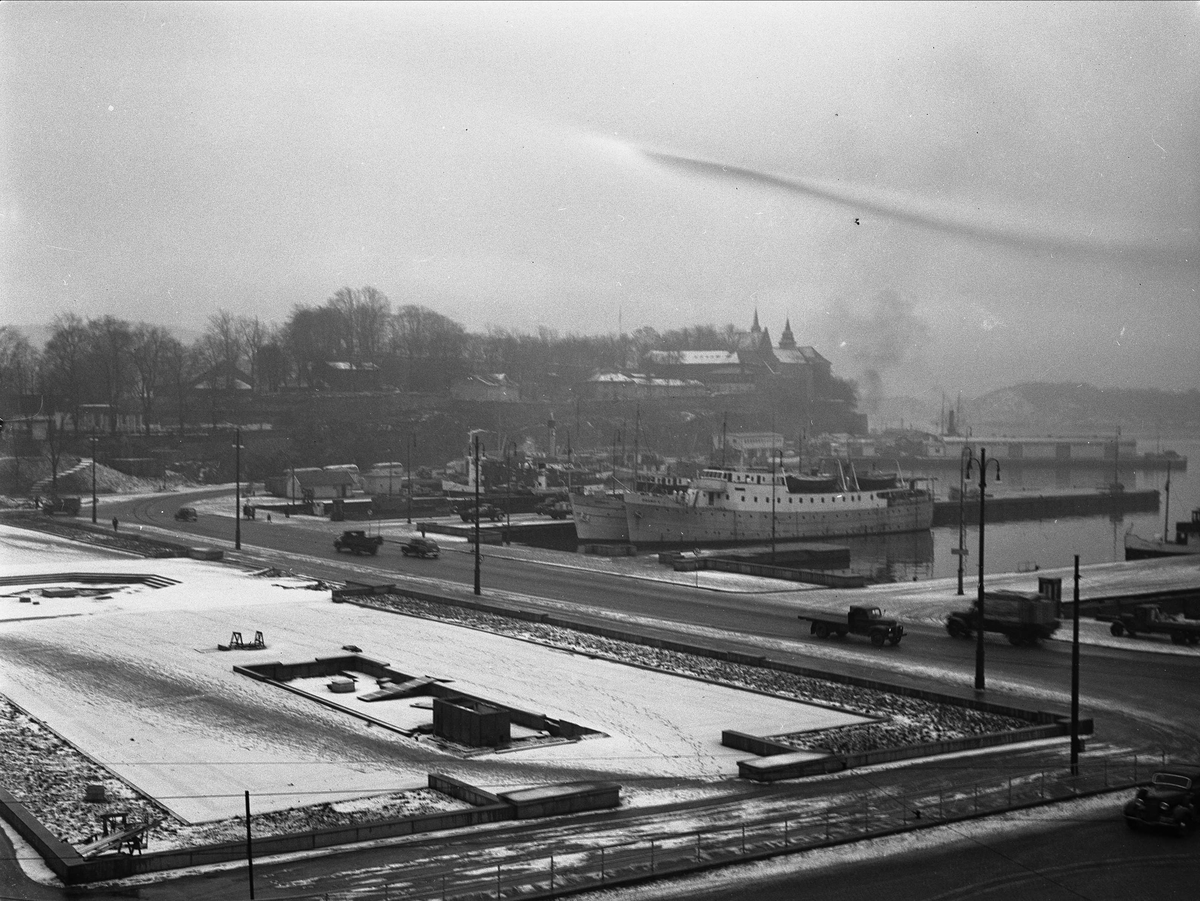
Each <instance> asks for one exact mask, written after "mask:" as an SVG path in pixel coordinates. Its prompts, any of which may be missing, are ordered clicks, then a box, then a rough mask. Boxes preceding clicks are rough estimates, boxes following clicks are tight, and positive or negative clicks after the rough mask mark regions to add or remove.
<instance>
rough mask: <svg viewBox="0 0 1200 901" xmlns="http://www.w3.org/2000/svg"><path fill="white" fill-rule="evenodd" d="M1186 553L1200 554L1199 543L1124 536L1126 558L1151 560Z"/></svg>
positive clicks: (1131, 535) (1180, 555)
mask: <svg viewBox="0 0 1200 901" xmlns="http://www.w3.org/2000/svg"><path fill="white" fill-rule="evenodd" d="M1187 554H1200V545H1190V544H1175V543H1172V542H1170V541H1155V540H1153V539H1148V538H1139V537H1138V536H1137V535H1133V534H1129V535H1126V536H1125V559H1126V560H1153V559H1155V558H1156V557H1182V556H1185V555H1187Z"/></svg>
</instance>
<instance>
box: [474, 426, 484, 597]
mask: <svg viewBox="0 0 1200 901" xmlns="http://www.w3.org/2000/svg"><path fill="white" fill-rule="evenodd" d="M481 481H482V480H481V479H480V477H479V436H478V435H476V436H475V593H476V594H479V568H480V554H479V483H480V482H481Z"/></svg>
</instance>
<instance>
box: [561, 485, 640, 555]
mask: <svg viewBox="0 0 1200 901" xmlns="http://www.w3.org/2000/svg"><path fill="white" fill-rule="evenodd" d="M571 514H572V515H573V516H574V518H575V537H576V538H577V539H578V540H579V541H580V542H581V543H583V544H589V543H593V542H613V543H628V542H629V526H628V521H627V518H626V515H625V499H624V498H623V497H621V496H620V495H611V494H572V495H571Z"/></svg>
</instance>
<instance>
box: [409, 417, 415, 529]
mask: <svg viewBox="0 0 1200 901" xmlns="http://www.w3.org/2000/svg"><path fill="white" fill-rule="evenodd" d="M416 443H417V436H416V435H409V436H408V521H409V522H412V452H413V445H414V444H416Z"/></svg>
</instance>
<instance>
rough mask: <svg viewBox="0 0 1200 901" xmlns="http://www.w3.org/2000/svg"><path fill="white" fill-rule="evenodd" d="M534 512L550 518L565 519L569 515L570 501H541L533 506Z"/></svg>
mask: <svg viewBox="0 0 1200 901" xmlns="http://www.w3.org/2000/svg"><path fill="white" fill-rule="evenodd" d="M533 512H534V513H540V514H541V515H542V516H549V517H550V518H551V519H566V518H567V517H568V516H570V515H571V502H570V501H554V500H550V501H542V503H540V504H538V505H537V507H535V508H534V511H533Z"/></svg>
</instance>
